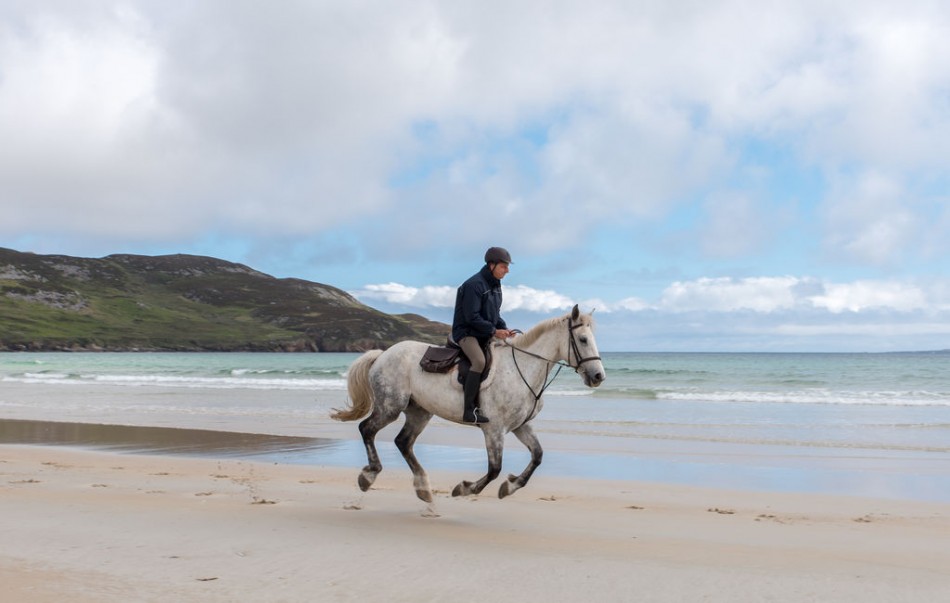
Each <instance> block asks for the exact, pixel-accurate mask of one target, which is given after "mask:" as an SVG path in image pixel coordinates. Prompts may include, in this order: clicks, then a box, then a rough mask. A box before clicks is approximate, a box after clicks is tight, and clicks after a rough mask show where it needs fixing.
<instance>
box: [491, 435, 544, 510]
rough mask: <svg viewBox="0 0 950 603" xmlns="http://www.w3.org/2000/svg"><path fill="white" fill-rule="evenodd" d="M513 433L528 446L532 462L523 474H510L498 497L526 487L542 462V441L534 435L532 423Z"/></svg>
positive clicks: (499, 490)
mask: <svg viewBox="0 0 950 603" xmlns="http://www.w3.org/2000/svg"><path fill="white" fill-rule="evenodd" d="M513 433H514V434H515V436H517V438H518V439H519V440H521V443H522V444H524V445H525V446H527V447H528V450H529V451H530V452H531V462H529V463H528V466H527V467H525V470H524V471H522V472H521V475H509V476H508V481H506V482H505V483H503V484H502V485H501V488H499V489H498V498H504V497H506V496H508V495H510V494H514V493H515V491H517V490H520V489H521V488H522V487H524V485H525V484H527V483H528V480H529V479H531V474H533V473H534V470H535V469H537V468H538V465H540V464H541V456H542V455H543V451H542V450H541V442H539V441H538V438H537V436H535V435H534V429H532V428H531V426H530V425H528V424H524V425H522V426H521V427H519V428H518V429H515V430H514V432H513Z"/></svg>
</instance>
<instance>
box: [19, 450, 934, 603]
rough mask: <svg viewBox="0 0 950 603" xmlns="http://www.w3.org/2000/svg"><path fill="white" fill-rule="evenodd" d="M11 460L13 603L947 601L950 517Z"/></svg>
mask: <svg viewBox="0 0 950 603" xmlns="http://www.w3.org/2000/svg"><path fill="white" fill-rule="evenodd" d="M357 472H358V467H353V468H351V469H345V468H339V467H326V466H297V465H282V464H274V463H259V462H250V461H245V460H215V459H196V458H183V457H180V456H158V455H142V454H117V453H106V452H96V451H87V450H79V449H75V448H69V447H52V446H34V445H4V446H0V511H2V514H0V516H2V525H3V539H2V541H0V542H2V544H0V581H2V583H3V584H4V591H5V594H4V600H9V601H23V602H45V601H61V600H63V599H66V598H68V599H69V600H71V601H74V602H84V601H89V602H92V601H96V602H102V601H288V602H289V601H364V602H371V601H444V600H447V599H451V600H456V601H479V600H490V601H495V602H504V601H519V602H526V601H538V602H541V601H544V602H550V601H629V600H636V599H640V600H645V601H861V602H869V601H888V602H891V601H939V600H948V598H950V547H948V546H947V539H948V537H950V508H948V506H947V505H944V504H938V503H926V502H913V501H895V500H879V499H866V498H857V497H834V496H827V495H820V494H788V493H758V492H756V493H753V492H746V491H727V490H719V489H707V488H701V487H690V486H676V485H659V484H651V483H637V482H628V481H623V482H609V481H594V480H583V479H566V478H557V477H550V476H544V475H538V476H536V477H535V479H534V480H533V481H532V482H531V483H530V484H529V486H528V487H526V488H525V489H523V490H521V491H519V492H518V493H517V494H515V495H514V496H513V497H510V498H508V499H505V500H499V499H497V498H495V492H496V491H497V488H493V487H491V486H490V487H489V489H488V490H486V491H485V493H483V494H482V495H481V496H479V497H472V498H454V499H453V498H452V497H451V496H450V495H449V492H450V491H451V488H452V487H453V485H454V484H455V483H456V482H457V481H459V480H460V479H463V478H469V477H471V476H469V475H467V473H459V474H456V473H455V472H447V471H439V472H435V471H433V472H430V478H431V481H432V484H433V488H434V489H435V491H436V501H435V504H434V507H432V508H430V507H428V506H427V505H425V504H424V503H422V502H421V501H419V500H418V499H416V498H415V496H414V494H413V491H412V488H411V486H410V481H411V480H410V474H409V471H408V469H406V468H405V467H399V466H392V467H388V468H387V470H386V471H384V472H383V473H382V474H381V475H380V477H379V479H378V481H377V483H376V485H375V487H374V488H373V489H372V490H370V491H369V492H367V493H365V494H364V493H361V492H360V491H359V489H358V488H357V486H356V474H357Z"/></svg>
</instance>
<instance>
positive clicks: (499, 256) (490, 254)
mask: <svg viewBox="0 0 950 603" xmlns="http://www.w3.org/2000/svg"><path fill="white" fill-rule="evenodd" d="M498 262H504V263H506V264H511V263H512V262H511V254H510V253H508V250H507V249H505V248H504V247H489V248H488V251H486V252H485V263H486V264H497V263H498Z"/></svg>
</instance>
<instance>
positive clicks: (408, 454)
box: [396, 401, 432, 503]
mask: <svg viewBox="0 0 950 603" xmlns="http://www.w3.org/2000/svg"><path fill="white" fill-rule="evenodd" d="M404 412H405V413H406V423H405V425H403V426H402V430H401V431H400V432H399V435H397V436H396V447H397V448H399V452H401V453H402V456H403V458H404V459H406V463H407V464H408V465H409V468H410V469H411V470H412V483H413V486H415V489H416V496H418V497H419V498H420V499H422V500H424V501H425V502H427V503H431V502H432V489H431V488H430V487H429V476H428V475H426V471H425V469H423V468H422V465H420V464H419V460H418V459H417V458H416V455H415V453H414V452H413V451H412V446H413V444H415V443H416V438H417V437H419V434H420V433H422V430H423V429H425V427H426V425H428V424H429V419H431V418H432V413H430V412H429V411H427V410H424V409H423V408H422V407H420V406H419V405H418V404H416V403H415V402H412V401H410V402H409V406H407V407H406V410H405V411H404Z"/></svg>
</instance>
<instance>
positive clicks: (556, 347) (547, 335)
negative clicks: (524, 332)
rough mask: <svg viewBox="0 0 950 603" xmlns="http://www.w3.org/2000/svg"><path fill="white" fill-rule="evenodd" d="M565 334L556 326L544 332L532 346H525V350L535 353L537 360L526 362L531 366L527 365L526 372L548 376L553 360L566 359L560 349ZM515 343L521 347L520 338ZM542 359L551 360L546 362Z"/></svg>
mask: <svg viewBox="0 0 950 603" xmlns="http://www.w3.org/2000/svg"><path fill="white" fill-rule="evenodd" d="M562 335H563V333H561V330H560V329H558V328H556V327H554V328H551V329H548V330H547V331H545V332H544V333H542V334H541V335H540V336H538V338H537V339H536V340H534V342H532V343H531V345H530V346H526V347H523V348H521V349H523V350H524V351H526V352H528V353H530V354H532V355H533V357H534V359H535V361H534V362H531V363H526V364H528V365H529V366H526V367H525V373H526V374H528V373H530V374H532V375H534V376H536V377H537V376H541V377H542V378H543V377H546V376H547V374H548V372H549V371H550V370H551V368H552V364H551V362H558V361H562V360H565V359H564V358H563V351H562V350H561V349H560V344H561V340H560V337H561V336H562ZM513 345H515V346H516V347H519V348H520V347H521V346H519V345H518V339H517V338H515V339H514V340H513ZM541 359H544V360H546V361H550V362H544V361H542V360H541Z"/></svg>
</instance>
